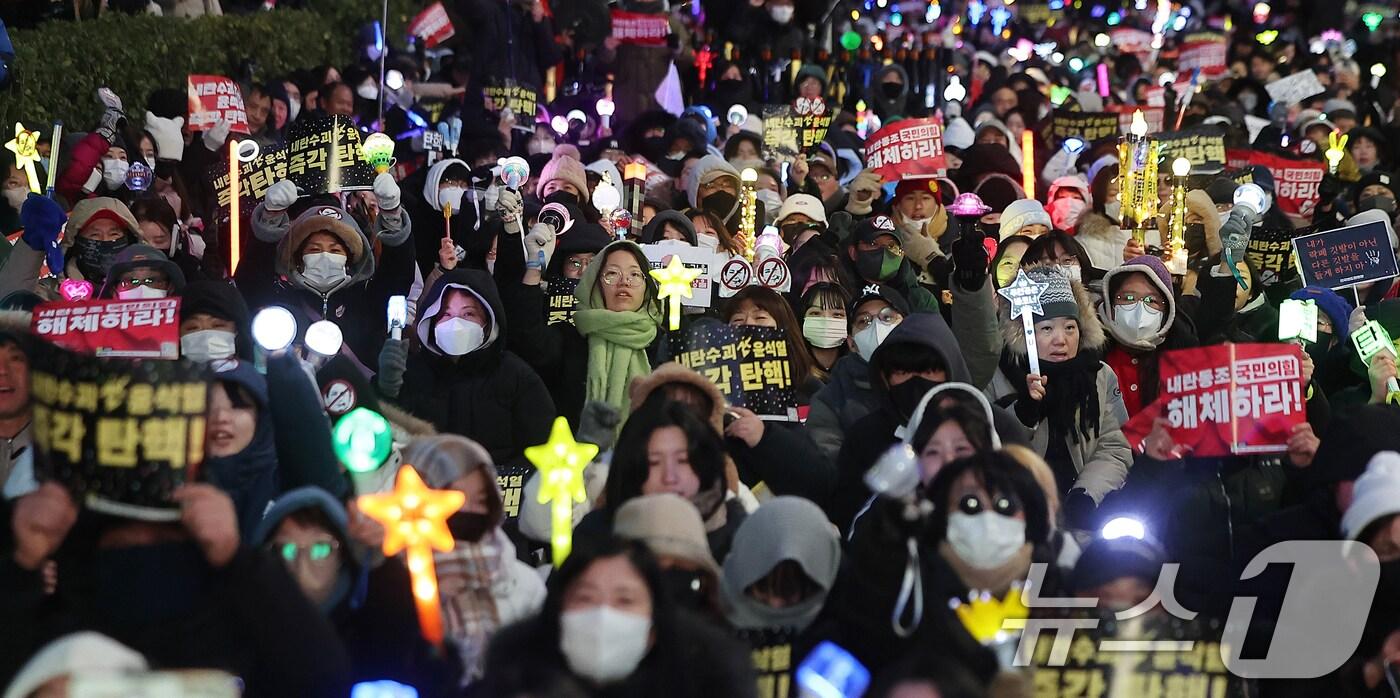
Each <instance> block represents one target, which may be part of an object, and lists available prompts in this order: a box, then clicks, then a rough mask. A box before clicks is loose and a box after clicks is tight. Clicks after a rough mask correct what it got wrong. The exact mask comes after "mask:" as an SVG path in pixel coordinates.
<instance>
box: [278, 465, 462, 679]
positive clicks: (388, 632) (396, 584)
mask: <svg viewBox="0 0 1400 698" xmlns="http://www.w3.org/2000/svg"><path fill="white" fill-rule="evenodd" d="M306 510H314V511H316V512H319V514H320V518H321V519H322V520H323V521H325V522H328V523H329V524H330V525H331V530H330V531H329V532H330V533H331V535H332V536H334V537H335V540H336V541H337V543H338V544H339V552H340V569H339V575H338V576H337V578H336V581H335V587H334V589H333V591H332V593H331V597H330V598H329V599H327V601H326V603H324V604H322V607H321V609H320V610H321V612H322V614H323V615H325V616H326V617H327V618H328V619H329V620H330V622H331V624H332V625H333V626H334V627H335V631H336V635H338V636H339V637H340V640H341V642H342V643H344V645H345V650H346V652H347V653H348V654H349V655H350V662H351V669H352V672H353V676H354V680H355V682H356V683H358V682H360V681H377V680H382V679H391V680H394V681H398V682H399V683H403V684H407V685H409V686H413V687H414V688H416V689H417V690H418V692H419V694H420V695H440V694H443V693H444V692H446V691H450V690H452V689H453V688H455V686H456V674H457V671H456V668H455V667H454V666H452V663H451V662H448V661H444V660H443V659H441V658H438V657H435V656H434V655H435V651H434V649H433V648H432V647H430V646H429V645H428V643H427V642H426V641H425V640H424V639H423V635H422V633H421V631H420V629H419V627H418V613H417V611H416V610H415V609H414V607H413V602H412V600H411V599H412V593H413V592H412V585H411V583H410V581H409V577H408V568H407V567H405V566H404V563H403V561H402V559H400V558H398V557H393V558H388V559H385V560H381V561H379V564H378V565H377V566H373V567H371V566H370V565H368V564H366V563H367V562H368V561H369V559H370V558H371V557H372V556H373V555H374V554H375V553H376V552H377V551H371V550H366V549H364V548H363V547H361V546H360V545H359V544H358V543H356V542H354V541H353V539H352V538H351V537H350V534H349V529H348V525H349V519H348V514H347V513H346V511H345V506H344V505H343V504H341V503H340V502H339V501H338V500H336V499H335V498H334V497H332V496H330V495H329V494H327V493H326V492H325V491H324V490H322V489H320V488H318V487H302V488H298V489H295V490H291V491H289V492H287V493H286V494H284V495H282V496H281V497H278V498H277V500H276V501H275V502H272V504H271V506H270V508H269V509H268V510H267V513H266V514H264V515H263V519H262V521H261V522H260V523H259V524H258V530H257V532H256V533H255V534H254V535H253V538H252V541H251V542H252V543H253V545H255V546H257V547H259V548H262V547H265V546H266V545H267V543H268V542H269V541H270V540H272V538H273V537H274V536H275V535H276V533H277V529H278V527H279V526H281V524H282V522H283V521H285V520H286V519H287V517H289V516H291V515H292V514H295V513H297V512H299V511H306Z"/></svg>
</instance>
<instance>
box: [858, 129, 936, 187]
mask: <svg viewBox="0 0 1400 698" xmlns="http://www.w3.org/2000/svg"><path fill="white" fill-rule="evenodd" d="M865 157H866V163H865V166H866V168H867V169H870V170H874V171H875V172H877V173H879V175H880V177H881V178H883V179H884V180H885V181H886V182H897V181H899V180H901V179H904V178H905V177H908V176H910V175H938V174H942V173H943V169H944V167H946V164H945V162H944V158H943V124H942V123H941V122H940V121H939V120H938V119H936V118H927V119H901V120H899V121H896V122H894V123H893V124H890V125H888V126H886V127H884V128H882V129H880V130H879V131H876V132H875V133H874V134H872V135H871V136H870V137H869V138H867V139H865Z"/></svg>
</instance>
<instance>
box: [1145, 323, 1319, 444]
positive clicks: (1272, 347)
mask: <svg viewBox="0 0 1400 698" xmlns="http://www.w3.org/2000/svg"><path fill="white" fill-rule="evenodd" d="M1300 351H1301V350H1300V349H1299V347H1298V345H1296V344H1229V343H1227V344H1217V345H1213V346H1208V347H1201V348H1198V349H1179V350H1174V351H1168V352H1166V353H1165V354H1163V356H1162V359H1161V361H1160V371H1161V391H1160V394H1159V395H1158V398H1157V400H1155V401H1154V402H1153V403H1152V404H1151V405H1149V406H1148V407H1147V408H1145V409H1143V410H1141V411H1140V412H1138V413H1137V414H1135V415H1133V417H1132V419H1129V420H1128V423H1127V424H1125V425H1124V426H1123V433H1124V434H1125V435H1126V436H1127V437H1128V443H1129V444H1131V445H1132V446H1133V447H1134V448H1141V447H1142V444H1143V442H1144V439H1145V437H1146V435H1147V434H1148V433H1150V432H1151V430H1152V425H1153V422H1154V421H1155V420H1156V419H1157V418H1158V417H1163V418H1165V419H1166V420H1167V433H1168V435H1169V436H1170V437H1171V440H1172V442H1173V443H1175V444H1176V445H1177V447H1178V449H1180V450H1181V452H1182V453H1183V454H1190V455H1191V456H1193V457H1201V458H1209V457H1217V456H1230V455H1241V454H1249V453H1282V452H1283V451H1285V450H1287V448H1288V437H1289V435H1290V434H1291V433H1292V431H1293V427H1294V426H1295V425H1298V424H1302V423H1303V422H1304V421H1305V420H1306V419H1307V412H1306V403H1305V400H1304V398H1303V381H1302V370H1303V362H1302V354H1301V353H1300Z"/></svg>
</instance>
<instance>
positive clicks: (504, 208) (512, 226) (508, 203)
mask: <svg viewBox="0 0 1400 698" xmlns="http://www.w3.org/2000/svg"><path fill="white" fill-rule="evenodd" d="M496 213H498V214H500V216H501V220H503V221H505V224H506V232H507V233H510V234H511V235H519V234H520V232H521V231H520V217H521V215H523V214H524V213H525V200H524V199H522V198H520V192H518V191H515V190H513V189H506V188H504V187H503V188H501V193H500V195H499V196H498V197H497V198H496Z"/></svg>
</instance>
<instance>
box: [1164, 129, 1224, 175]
mask: <svg viewBox="0 0 1400 698" xmlns="http://www.w3.org/2000/svg"><path fill="white" fill-rule="evenodd" d="M1152 137H1153V138H1154V139H1156V140H1157V144H1158V150H1157V156H1158V157H1157V162H1158V163H1161V167H1162V169H1163V171H1166V172H1170V171H1171V163H1172V162H1174V161H1175V160H1176V159H1177V158H1186V159H1187V161H1189V162H1190V163H1191V173H1192V174H1213V173H1216V172H1219V171H1221V170H1223V169H1225V162H1226V156H1225V127H1223V126H1217V125H1211V126H1198V127H1196V128H1189V129H1183V130H1180V131H1171V132H1167V133H1157V134H1153V136H1152Z"/></svg>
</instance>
